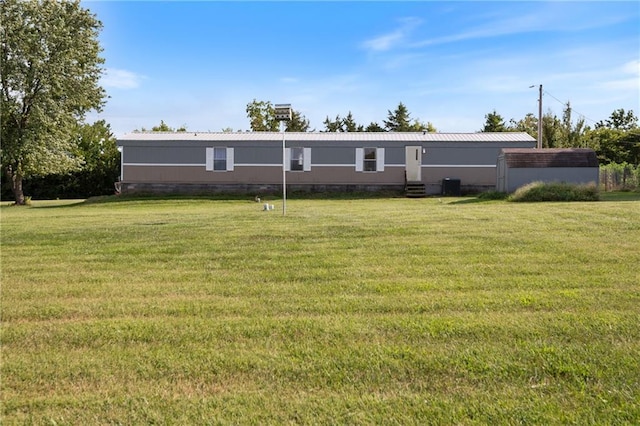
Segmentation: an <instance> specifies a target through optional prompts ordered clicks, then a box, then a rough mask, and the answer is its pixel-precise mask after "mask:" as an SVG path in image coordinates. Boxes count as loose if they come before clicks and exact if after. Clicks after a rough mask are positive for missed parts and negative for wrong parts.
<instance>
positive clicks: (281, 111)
mask: <svg viewBox="0 0 640 426" xmlns="http://www.w3.org/2000/svg"><path fill="white" fill-rule="evenodd" d="M274 109H275V114H276V120H278V121H279V122H280V131H281V132H282V216H284V215H286V214H287V168H286V162H287V151H286V148H285V140H284V121H291V104H275V105H274Z"/></svg>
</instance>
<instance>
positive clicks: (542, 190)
mask: <svg viewBox="0 0 640 426" xmlns="http://www.w3.org/2000/svg"><path fill="white" fill-rule="evenodd" d="M598 199H599V194H598V187H597V185H596V184H595V182H594V183H589V184H586V185H576V184H570V183H564V182H532V183H530V184H528V185H525V186H523V187H521V188H518V189H517V190H516V192H514V193H513V194H512V195H511V196H509V198H508V200H509V201H598Z"/></svg>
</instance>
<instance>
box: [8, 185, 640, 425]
mask: <svg viewBox="0 0 640 426" xmlns="http://www.w3.org/2000/svg"><path fill="white" fill-rule="evenodd" d="M607 197H609V198H607ZM625 197H626V198H622V199H620V198H618V197H617V196H614V195H611V196H605V195H604V194H603V197H602V198H603V199H604V201H599V202H582V203H563V202H556V203H535V204H530V203H508V202H505V201H500V200H491V201H482V200H476V199H472V198H443V199H436V198H427V199H404V198H395V199H333V200H318V199H307V200H302V199H298V200H289V201H288V203H287V216H286V217H283V216H282V214H281V210H278V209H280V208H281V203H280V202H279V201H278V200H273V201H271V202H272V203H274V204H276V210H275V211H271V212H263V211H261V208H262V206H261V205H259V204H257V203H254V202H251V201H246V200H241V199H235V200H223V199H216V200H214V199H205V198H200V199H190V198H183V197H176V198H172V199H167V200H162V199H153V198H149V199H124V200H123V199H115V198H108V199H102V200H98V201H94V202H84V203H83V202H81V201H55V202H54V201H51V202H46V201H33V205H32V206H31V207H9V206H6V205H4V206H2V208H1V210H0V214H1V225H2V250H1V261H2V265H1V266H2V330H1V333H2V334H1V337H2V367H1V373H2V376H1V379H2V380H1V389H0V390H1V394H2V397H1V398H2V423H3V424H7V425H12V424H154V423H155V424H326V423H329V424H336V423H337V424H345V423H346V424H580V425H585V424H630V425H631V424H638V423H640V364H639V362H638V360H639V359H640V327H639V326H638V324H640V285H639V283H640V268H639V267H638V265H639V264H640V249H639V247H640V220H639V213H640V197H638V194H636V196H635V198H634V197H632V196H625Z"/></svg>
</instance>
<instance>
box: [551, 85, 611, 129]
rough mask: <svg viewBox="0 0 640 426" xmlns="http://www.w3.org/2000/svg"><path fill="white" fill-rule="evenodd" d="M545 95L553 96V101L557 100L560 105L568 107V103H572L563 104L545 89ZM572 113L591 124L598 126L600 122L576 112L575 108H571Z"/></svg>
mask: <svg viewBox="0 0 640 426" xmlns="http://www.w3.org/2000/svg"><path fill="white" fill-rule="evenodd" d="M543 93H544V94H546V95H549V96H551V97H552V98H553V99H555V100H556V101H558V102H559V103H561V104H562V105H563V106H566V105H567V103H568V102H570V101H568V102H562V101H561V100H560V99H558V98H556V97H555V96H553V95H552V94H551V93H549V92H547V91H546V90H544V89H543ZM571 111H572V112H575V113H576V114H578V115H579V116H581V117H582V118H583V119H585V120H588V121H591V122H592V123H594V124H598V122H597V121H596V120H593V119H591V118H589V117H587V116H586V115H584V114H582V113H580V112H579V111H576V110H575V109H574V108H573V107H571Z"/></svg>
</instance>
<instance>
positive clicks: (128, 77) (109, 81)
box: [102, 68, 144, 89]
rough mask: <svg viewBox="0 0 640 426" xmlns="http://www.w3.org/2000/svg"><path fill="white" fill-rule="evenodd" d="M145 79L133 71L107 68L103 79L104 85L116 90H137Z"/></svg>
mask: <svg viewBox="0 0 640 426" xmlns="http://www.w3.org/2000/svg"><path fill="white" fill-rule="evenodd" d="M143 78H144V77H143V76H141V75H139V74H136V73H134V72H132V71H127V70H121V69H117V68H107V69H106V72H105V74H104V76H103V77H102V85H103V86H105V87H111V88H114V89H136V88H138V87H140V83H141V81H142V79H143Z"/></svg>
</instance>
